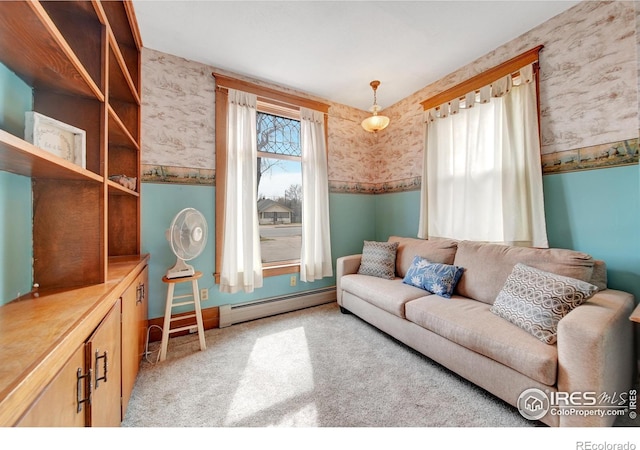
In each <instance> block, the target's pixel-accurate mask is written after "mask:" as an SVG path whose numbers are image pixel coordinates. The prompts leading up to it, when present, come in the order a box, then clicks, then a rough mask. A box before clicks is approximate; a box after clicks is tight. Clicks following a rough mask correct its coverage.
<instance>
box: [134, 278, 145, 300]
mask: <svg viewBox="0 0 640 450" xmlns="http://www.w3.org/2000/svg"><path fill="white" fill-rule="evenodd" d="M144 291H145V287H144V283H141V284H139V285H138V287H137V289H136V304H138V303H142V301H143V300H144V294H145V292H144Z"/></svg>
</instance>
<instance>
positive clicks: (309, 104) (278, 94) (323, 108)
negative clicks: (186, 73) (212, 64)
mask: <svg viewBox="0 0 640 450" xmlns="http://www.w3.org/2000/svg"><path fill="white" fill-rule="evenodd" d="M211 75H212V76H213V78H214V79H215V80H216V87H217V88H218V89H227V90H229V89H237V90H241V91H247V92H251V93H253V94H256V95H257V96H258V97H262V98H265V99H267V100H270V101H274V102H279V103H281V104H283V105H290V106H294V107H296V108H300V107H305V108H310V109H313V110H316V111H320V112H323V113H325V114H327V113H328V112H329V105H328V104H326V103H323V102H321V101H318V100H312V99H309V98H305V97H301V96H298V95H296V94H290V93H287V92H284V91H280V90H278V89H274V88H270V87H266V86H261V85H258V84H255V83H252V82H250V81H244V80H240V79H237V78H234V77H231V76H225V75H223V74H218V73H216V72H212V73H211ZM218 79H220V80H218ZM218 81H220V82H218Z"/></svg>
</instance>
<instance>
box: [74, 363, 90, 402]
mask: <svg viewBox="0 0 640 450" xmlns="http://www.w3.org/2000/svg"><path fill="white" fill-rule="evenodd" d="M92 373H93V371H92V370H91V369H89V371H88V372H87V373H86V374H85V375H82V369H80V368H78V372H77V373H76V379H77V380H76V399H77V400H78V409H77V412H80V411H82V404H83V403H87V404H89V405H91V394H92V392H93V389H92V383H91V375H92ZM85 378H88V379H89V395H88V396H87V397H85V398H82V391H83V389H82V380H84V379H85Z"/></svg>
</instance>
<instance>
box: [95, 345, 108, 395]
mask: <svg viewBox="0 0 640 450" xmlns="http://www.w3.org/2000/svg"><path fill="white" fill-rule="evenodd" d="M107 358H108V355H107V351H106V350H105V351H104V353H103V354H102V355H100V352H99V351H98V350H96V363H95V368H96V389H98V382H99V381H104V382H105V383H106V382H107V369H108V367H109V363H108V361H107ZM99 359H102V360H103V361H102V371H103V373H104V375H102V376H101V377H99V376H98V374H99V372H100V371H99V366H98V360H99Z"/></svg>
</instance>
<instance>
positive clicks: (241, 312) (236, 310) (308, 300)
mask: <svg viewBox="0 0 640 450" xmlns="http://www.w3.org/2000/svg"><path fill="white" fill-rule="evenodd" d="M335 301H336V287H335V286H330V287H327V288H322V289H316V290H312V291H304V292H296V293H295V294H290V295H285V296H280V297H272V298H268V299H264V300H258V301H254V302H247V303H242V304H237V305H222V306H220V328H224V327H228V326H231V325H233V324H236V323H241V322H247V321H249V320H255V319H261V318H263V317H268V316H273V315H276V314H282V313H286V312H291V311H296V310H298V309H303V308H309V307H311V306H319V305H324V304H325V303H331V302H335Z"/></svg>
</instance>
